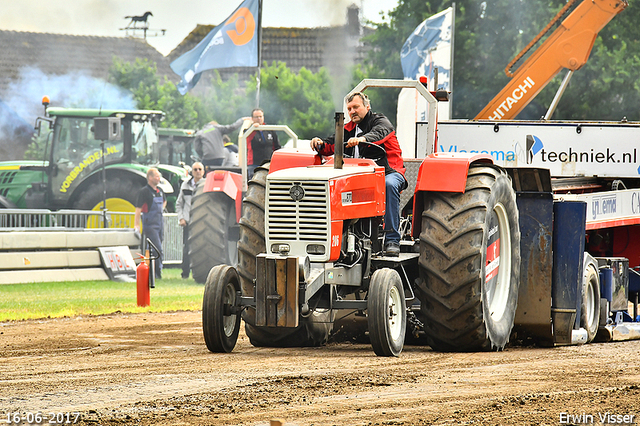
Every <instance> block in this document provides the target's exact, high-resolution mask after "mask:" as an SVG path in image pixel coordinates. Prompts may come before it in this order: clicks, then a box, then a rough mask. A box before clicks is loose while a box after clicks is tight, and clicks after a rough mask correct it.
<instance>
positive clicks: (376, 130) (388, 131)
mask: <svg viewBox="0 0 640 426" xmlns="http://www.w3.org/2000/svg"><path fill="white" fill-rule="evenodd" d="M347 112H348V113H349V118H351V121H349V122H348V123H346V124H345V125H344V140H345V143H346V149H345V153H346V154H349V155H351V156H353V157H364V158H367V157H369V158H372V159H374V160H375V161H376V163H377V164H378V165H379V166H382V167H384V169H385V191H386V193H385V194H386V207H385V214H384V230H385V233H386V236H385V246H384V252H385V254H386V255H387V256H398V255H399V254H400V238H401V237H402V236H401V235H400V232H399V228H400V192H401V191H402V190H404V189H405V188H406V187H407V180H406V179H405V177H404V173H405V167H404V161H403V160H402V150H401V149H400V144H399V143H398V139H397V138H396V132H395V130H394V128H393V125H392V124H391V122H390V121H389V119H388V118H387V117H385V116H384V115H382V114H379V113H375V112H373V111H371V104H370V103H369V98H368V97H367V95H365V94H364V93H360V92H357V93H353V94H352V95H351V96H349V97H348V98H347ZM364 142H368V143H372V144H376V145H379V146H381V147H382V148H384V151H385V152H386V155H384V156H382V157H379V156H378V153H377V152H376V151H378V150H376V149H375V148H373V147H367V145H362V146H360V147H359V146H358V145H360V144H361V143H364ZM334 144H335V135H332V136H329V137H327V138H324V139H320V138H317V137H316V138H313V139H311V148H312V149H315V150H316V151H318V153H319V154H321V155H333V153H334ZM374 157H375V158H374Z"/></svg>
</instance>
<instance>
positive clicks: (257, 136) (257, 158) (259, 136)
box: [247, 108, 280, 178]
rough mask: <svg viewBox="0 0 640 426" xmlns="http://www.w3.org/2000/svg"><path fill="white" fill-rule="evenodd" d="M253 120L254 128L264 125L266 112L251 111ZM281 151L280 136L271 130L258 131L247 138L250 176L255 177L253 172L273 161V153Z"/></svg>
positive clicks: (259, 110) (258, 109)
mask: <svg viewBox="0 0 640 426" xmlns="http://www.w3.org/2000/svg"><path fill="white" fill-rule="evenodd" d="M251 120H253V125H254V126H261V125H263V124H264V111H263V110H262V109H260V108H256V109H254V110H253V111H251ZM278 149H280V142H279V141H278V134H277V133H276V132H274V131H271V130H256V131H255V132H253V133H251V134H250V135H249V137H247V166H248V167H247V170H248V176H249V178H251V176H253V171H254V170H255V169H256V167H258V166H259V165H260V164H262V163H264V162H265V161H269V160H271V155H273V151H276V150H278Z"/></svg>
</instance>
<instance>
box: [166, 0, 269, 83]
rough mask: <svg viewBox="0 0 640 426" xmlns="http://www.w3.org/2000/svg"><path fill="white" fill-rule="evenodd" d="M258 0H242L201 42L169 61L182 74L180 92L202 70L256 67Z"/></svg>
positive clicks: (198, 77)
mask: <svg viewBox="0 0 640 426" xmlns="http://www.w3.org/2000/svg"><path fill="white" fill-rule="evenodd" d="M259 13H260V0H245V1H244V2H242V4H240V6H238V8H237V9H236V10H235V11H234V12H233V13H232V14H231V16H229V18H227V19H226V20H225V21H224V22H223V23H222V24H220V25H218V26H217V27H215V28H214V29H213V30H211V32H209V34H207V36H206V37H205V38H204V39H202V41H201V42H200V43H198V45H197V46H196V47H194V48H193V49H191V50H190V51H188V52H187V53H185V54H184V55H182V56H180V57H179V58H178V59H176V60H175V61H173V62H172V63H171V69H172V70H173V71H174V72H175V73H176V74H178V75H179V76H180V77H182V81H180V83H178V86H177V87H178V91H179V92H180V93H181V94H183V95H184V94H185V93H187V92H188V91H189V90H190V89H192V88H193V87H194V86H195V85H196V83H197V82H198V80H200V75H201V73H202V72H203V71H206V70H211V69H216V68H231V67H257V66H258V50H259V45H258V33H259V22H260V19H259Z"/></svg>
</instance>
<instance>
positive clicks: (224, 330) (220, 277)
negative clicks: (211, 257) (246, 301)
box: [202, 265, 240, 352]
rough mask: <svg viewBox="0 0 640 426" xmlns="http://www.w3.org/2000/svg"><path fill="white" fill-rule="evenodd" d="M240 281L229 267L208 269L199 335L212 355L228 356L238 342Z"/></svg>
mask: <svg viewBox="0 0 640 426" xmlns="http://www.w3.org/2000/svg"><path fill="white" fill-rule="evenodd" d="M239 291H240V278H239V277H238V273H237V272H236V270H235V269H234V268H233V267H232V266H229V265H218V266H214V267H213V268H211V271H210V272H209V276H208V277H207V282H206V285H205V288H204V297H203V299H202V332H203V334H204V341H205V343H206V344H207V349H209V351H211V352H231V351H232V350H233V348H234V347H235V346H236V342H237V341H238V333H239V332H240V314H239V312H238V308H239V304H238V303H237V302H238V300H237V294H238V292H239Z"/></svg>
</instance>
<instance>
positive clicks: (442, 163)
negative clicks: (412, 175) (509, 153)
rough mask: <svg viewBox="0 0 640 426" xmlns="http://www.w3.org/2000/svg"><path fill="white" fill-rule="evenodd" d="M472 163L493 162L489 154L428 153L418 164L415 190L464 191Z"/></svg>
mask: <svg viewBox="0 0 640 426" xmlns="http://www.w3.org/2000/svg"><path fill="white" fill-rule="evenodd" d="M472 163H489V164H493V159H492V158H491V156H490V155H489V154H472V153H455V154H453V153H447V152H437V153H435V154H429V156H428V157H427V158H425V159H424V160H423V161H422V164H421V165H420V170H419V171H418V180H417V182H416V189H415V192H418V191H431V192H464V189H465V186H466V184H467V173H468V172H469V166H470V165H471V164H472Z"/></svg>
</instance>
